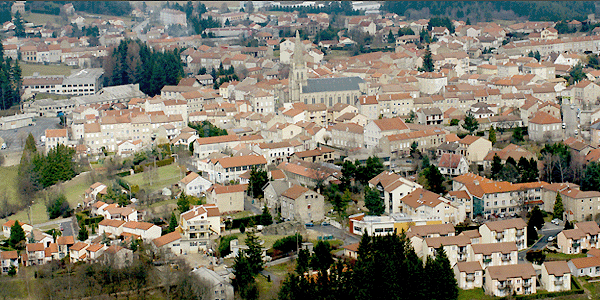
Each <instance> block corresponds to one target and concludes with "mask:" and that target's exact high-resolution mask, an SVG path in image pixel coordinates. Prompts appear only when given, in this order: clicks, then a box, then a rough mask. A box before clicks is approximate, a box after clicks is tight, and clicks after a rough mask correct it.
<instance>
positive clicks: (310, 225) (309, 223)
mask: <svg viewBox="0 0 600 300" xmlns="http://www.w3.org/2000/svg"><path fill="white" fill-rule="evenodd" d="M304 226H306V227H313V226H315V224H313V223H312V222H308V223H306V224H304Z"/></svg>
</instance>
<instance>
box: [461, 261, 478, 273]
mask: <svg viewBox="0 0 600 300" xmlns="http://www.w3.org/2000/svg"><path fill="white" fill-rule="evenodd" d="M456 267H457V268H458V271H459V272H465V273H467V274H473V273H475V271H482V270H483V267H481V264H480V263H479V261H463V262H459V263H457V264H456Z"/></svg>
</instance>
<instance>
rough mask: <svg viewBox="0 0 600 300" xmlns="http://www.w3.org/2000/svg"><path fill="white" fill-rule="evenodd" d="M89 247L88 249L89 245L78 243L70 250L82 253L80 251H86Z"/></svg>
mask: <svg viewBox="0 0 600 300" xmlns="http://www.w3.org/2000/svg"><path fill="white" fill-rule="evenodd" d="M87 247H88V244H86V243H84V242H77V243H75V245H73V246H71V249H70V250H74V251H80V250H83V249H85V248H87Z"/></svg>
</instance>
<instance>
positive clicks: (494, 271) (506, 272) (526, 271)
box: [486, 263, 535, 281]
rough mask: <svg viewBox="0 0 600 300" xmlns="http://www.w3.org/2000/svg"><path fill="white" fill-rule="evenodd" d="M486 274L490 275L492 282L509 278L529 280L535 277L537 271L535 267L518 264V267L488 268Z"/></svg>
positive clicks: (528, 264)
mask: <svg viewBox="0 0 600 300" xmlns="http://www.w3.org/2000/svg"><path fill="white" fill-rule="evenodd" d="M486 272H487V273H488V274H489V275H490V277H491V278H492V280H494V279H495V280H499V281H504V280H507V279H509V278H523V279H529V278H532V277H535V270H534V269H533V265H532V264H530V263H527V264H516V265H505V266H491V267H487V269H486Z"/></svg>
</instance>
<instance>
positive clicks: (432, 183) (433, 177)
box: [421, 165, 446, 195]
mask: <svg viewBox="0 0 600 300" xmlns="http://www.w3.org/2000/svg"><path fill="white" fill-rule="evenodd" d="M421 175H422V176H423V177H424V178H425V182H426V187H427V189H428V190H430V191H432V192H434V193H436V194H440V195H443V194H445V193H446V188H445V187H444V175H442V173H441V172H440V170H439V169H438V167H436V166H435V165H429V167H427V168H425V169H424V170H423V171H422V172H421Z"/></svg>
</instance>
